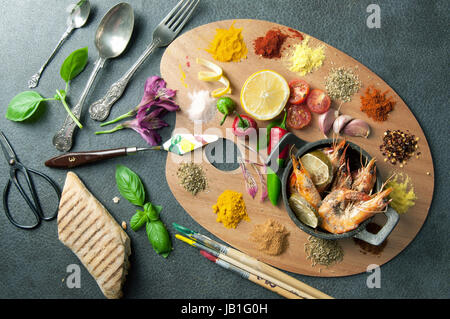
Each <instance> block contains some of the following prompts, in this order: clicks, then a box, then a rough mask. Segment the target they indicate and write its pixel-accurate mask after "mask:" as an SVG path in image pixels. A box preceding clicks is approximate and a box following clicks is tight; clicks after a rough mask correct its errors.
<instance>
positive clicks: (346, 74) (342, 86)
mask: <svg viewBox="0 0 450 319" xmlns="http://www.w3.org/2000/svg"><path fill="white" fill-rule="evenodd" d="M325 87H326V89H327V92H328V95H329V96H330V97H331V98H332V99H337V100H341V101H344V102H350V100H351V98H352V95H353V94H355V93H356V92H358V91H359V88H360V87H361V81H360V80H359V77H358V76H357V75H356V74H354V73H353V71H352V69H345V68H343V67H340V68H338V69H332V70H331V72H330V73H329V74H328V76H327V77H326V79H325Z"/></svg>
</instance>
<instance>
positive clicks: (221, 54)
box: [205, 22, 248, 62]
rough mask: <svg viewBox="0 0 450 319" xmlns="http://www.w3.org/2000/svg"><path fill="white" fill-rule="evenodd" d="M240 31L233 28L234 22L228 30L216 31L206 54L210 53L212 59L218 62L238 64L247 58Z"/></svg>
mask: <svg viewBox="0 0 450 319" xmlns="http://www.w3.org/2000/svg"><path fill="white" fill-rule="evenodd" d="M241 32H242V28H241V29H236V28H235V27H234V22H233V23H232V24H231V26H230V29H228V30H227V29H216V35H215V36H214V39H213V41H212V42H211V43H210V44H209V48H208V49H205V51H206V52H209V53H211V55H212V57H213V58H214V59H215V60H217V61H220V62H230V61H232V62H239V61H240V60H242V59H245V58H246V57H247V52H248V50H247V46H246V45H245V42H244V37H243V36H242V34H241Z"/></svg>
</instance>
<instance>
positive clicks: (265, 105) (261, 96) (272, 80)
mask: <svg viewBox="0 0 450 319" xmlns="http://www.w3.org/2000/svg"><path fill="white" fill-rule="evenodd" d="M289 95H290V91H289V85H288V83H287V81H286V80H285V79H284V78H283V77H282V76H281V75H280V74H278V73H277V72H275V71H272V70H261V71H258V72H256V73H254V74H252V75H251V76H250V77H249V78H248V79H247V80H246V81H245V83H244V85H243V86H242V89H241V105H242V107H243V108H244V110H245V111H246V112H247V113H248V114H249V115H251V116H253V117H254V118H256V119H257V120H263V121H264V120H271V119H273V118H274V117H276V116H277V115H279V114H280V113H281V111H283V109H284V107H285V105H286V103H287V101H288V99H289Z"/></svg>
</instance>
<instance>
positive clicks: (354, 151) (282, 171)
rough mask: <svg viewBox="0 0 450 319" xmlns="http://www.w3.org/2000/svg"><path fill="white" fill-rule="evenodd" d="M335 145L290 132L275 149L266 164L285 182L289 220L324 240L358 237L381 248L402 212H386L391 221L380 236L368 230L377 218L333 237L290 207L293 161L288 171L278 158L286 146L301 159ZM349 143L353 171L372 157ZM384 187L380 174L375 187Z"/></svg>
mask: <svg viewBox="0 0 450 319" xmlns="http://www.w3.org/2000/svg"><path fill="white" fill-rule="evenodd" d="M332 143H333V140H332V139H323V140H319V141H316V142H312V143H308V142H305V141H303V140H301V139H300V138H298V137H297V136H295V135H294V134H292V133H288V134H286V135H285V136H283V138H282V139H281V140H280V143H279V144H278V145H277V146H276V147H275V149H273V150H272V153H271V154H270V156H269V158H268V159H267V163H266V165H268V166H270V167H271V168H272V170H273V171H274V172H276V174H277V175H278V177H279V178H280V180H281V185H282V196H283V202H284V206H285V207H286V210H287V212H288V214H289V217H290V218H291V219H292V221H293V222H294V223H295V224H296V225H297V226H298V227H299V228H300V229H301V230H303V231H304V232H306V233H308V234H310V235H312V236H315V237H319V238H323V239H341V238H348V237H355V238H358V239H361V240H363V241H365V242H367V243H369V244H372V245H380V244H381V243H382V242H383V241H384V240H385V239H386V238H387V237H388V236H389V234H390V233H391V232H392V230H393V229H394V227H395V226H396V225H397V223H398V220H399V215H398V213H397V212H396V211H395V210H394V209H393V208H392V207H390V206H388V208H387V210H386V212H384V214H385V216H386V217H387V221H386V223H385V224H384V226H383V227H382V228H381V229H380V231H379V232H378V233H377V234H372V233H370V232H368V231H367V230H366V226H367V224H368V223H369V222H370V221H371V220H372V218H373V217H372V218H369V219H367V220H365V221H364V222H362V223H361V224H360V225H359V226H358V227H357V228H355V229H354V230H351V231H348V232H345V233H342V234H332V233H329V232H327V231H325V230H321V229H320V228H317V229H314V228H312V227H310V226H308V225H306V224H304V223H303V222H301V221H300V220H299V219H298V218H297V216H296V215H295V213H294V212H293V211H292V209H291V207H290V205H289V202H288V198H289V186H288V182H289V176H290V175H291V172H292V161H291V160H289V161H288V163H287V165H286V166H285V167H284V168H280V167H278V165H277V161H276V159H277V158H278V154H279V152H280V150H282V149H284V147H285V146H287V145H295V146H296V147H297V149H298V151H297V153H296V156H297V157H301V156H303V155H304V154H306V153H309V152H311V151H314V150H316V149H321V148H325V147H330V146H331V145H332ZM347 144H348V145H349V150H348V151H347V152H349V153H350V154H349V158H350V159H356V160H354V163H352V162H350V166H352V165H353V168H355V165H358V163H359V162H360V156H362V160H363V162H365V161H366V160H370V159H371V156H370V155H369V154H368V153H367V152H366V151H365V150H364V149H362V148H361V147H359V146H358V145H356V144H354V143H351V142H347ZM358 167H359V165H358ZM381 185H382V183H381V176H380V174H379V172H378V171H377V181H376V184H375V186H374V191H379V190H380V189H381Z"/></svg>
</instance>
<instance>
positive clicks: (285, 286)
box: [175, 234, 315, 299]
mask: <svg viewBox="0 0 450 319" xmlns="http://www.w3.org/2000/svg"><path fill="white" fill-rule="evenodd" d="M175 237H176V238H177V239H179V240H181V241H184V242H185V243H187V244H189V245H191V246H193V247H196V248H198V249H202V250H206V251H207V252H208V253H210V254H211V255H213V256H215V257H219V258H220V259H222V260H225V261H226V262H228V263H230V264H232V265H234V266H236V267H239V268H241V269H244V270H246V271H248V272H249V273H251V274H253V275H255V276H258V277H260V278H262V279H263V280H267V281H269V282H271V283H272V284H274V285H276V286H279V287H281V288H283V289H285V290H287V291H289V292H290V293H293V294H295V295H297V296H299V297H301V298H308V299H315V298H314V297H313V296H311V295H309V294H307V293H306V292H304V291H301V290H298V289H296V288H293V287H291V286H290V285H289V284H286V283H284V282H281V281H279V280H278V279H276V278H273V277H272V276H270V275H268V274H265V273H262V272H260V271H258V270H256V269H253V268H251V267H250V266H248V265H246V264H243V263H241V262H240V261H238V260H235V259H233V258H231V257H229V256H226V255H224V254H222V253H220V252H217V251H215V250H213V249H211V248H209V247H206V246H205V245H203V244H200V243H198V242H196V241H195V240H192V239H189V238H187V237H184V236H181V235H180V234H176V235H175Z"/></svg>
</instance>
